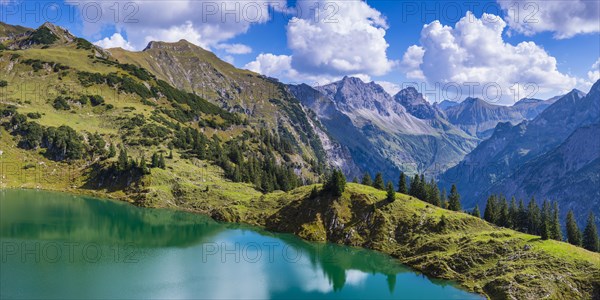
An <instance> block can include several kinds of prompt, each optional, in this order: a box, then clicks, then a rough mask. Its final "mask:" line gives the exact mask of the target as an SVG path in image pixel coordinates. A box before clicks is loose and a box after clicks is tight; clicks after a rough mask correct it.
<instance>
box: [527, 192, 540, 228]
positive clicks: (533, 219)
mask: <svg viewBox="0 0 600 300" xmlns="http://www.w3.org/2000/svg"><path fill="white" fill-rule="evenodd" d="M539 226H540V208H539V206H538V205H537V203H536V202H535V198H534V197H531V200H530V201H529V205H527V232H526V233H530V234H538V235H539V234H540V231H539Z"/></svg>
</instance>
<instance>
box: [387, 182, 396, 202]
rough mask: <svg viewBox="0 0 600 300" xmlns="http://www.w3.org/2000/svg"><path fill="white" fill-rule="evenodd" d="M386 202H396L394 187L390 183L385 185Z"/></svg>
mask: <svg viewBox="0 0 600 300" xmlns="http://www.w3.org/2000/svg"><path fill="white" fill-rule="evenodd" d="M386 200H387V202H389V203H392V202H394V201H396V191H395V190H394V185H393V184H392V183H391V182H388V184H387V198H386Z"/></svg>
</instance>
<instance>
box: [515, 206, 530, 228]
mask: <svg viewBox="0 0 600 300" xmlns="http://www.w3.org/2000/svg"><path fill="white" fill-rule="evenodd" d="M515 229H516V230H518V231H521V232H527V209H525V202H524V201H523V199H519V208H518V209H517V224H515Z"/></svg>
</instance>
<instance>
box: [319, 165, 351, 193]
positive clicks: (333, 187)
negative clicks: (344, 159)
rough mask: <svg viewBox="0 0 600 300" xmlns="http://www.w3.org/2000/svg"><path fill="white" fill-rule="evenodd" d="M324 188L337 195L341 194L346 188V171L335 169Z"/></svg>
mask: <svg viewBox="0 0 600 300" xmlns="http://www.w3.org/2000/svg"><path fill="white" fill-rule="evenodd" d="M324 189H325V190H326V191H327V192H329V193H331V194H332V195H333V196H335V197H339V196H341V195H342V194H343V193H344V190H345V189H346V177H345V176H344V173H342V171H341V170H338V169H335V170H333V171H332V172H331V174H330V175H329V178H328V179H327V182H325V186H324Z"/></svg>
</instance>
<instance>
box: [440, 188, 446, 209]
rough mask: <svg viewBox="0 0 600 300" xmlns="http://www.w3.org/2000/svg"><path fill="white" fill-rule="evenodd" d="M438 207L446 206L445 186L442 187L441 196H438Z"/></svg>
mask: <svg viewBox="0 0 600 300" xmlns="http://www.w3.org/2000/svg"><path fill="white" fill-rule="evenodd" d="M440 207H441V208H448V196H447V193H446V188H443V189H442V197H441V198H440Z"/></svg>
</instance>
